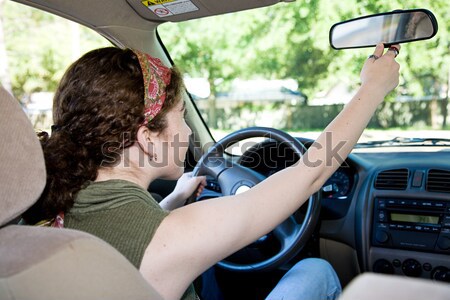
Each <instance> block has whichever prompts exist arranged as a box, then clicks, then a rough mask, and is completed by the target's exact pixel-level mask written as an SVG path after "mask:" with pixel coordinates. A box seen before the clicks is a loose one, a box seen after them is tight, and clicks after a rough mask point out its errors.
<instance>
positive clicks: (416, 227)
mask: <svg viewBox="0 0 450 300" xmlns="http://www.w3.org/2000/svg"><path fill="white" fill-rule="evenodd" d="M414 229H415V230H417V231H422V230H423V227H422V226H414Z"/></svg>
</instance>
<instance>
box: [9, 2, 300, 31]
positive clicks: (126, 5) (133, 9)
mask: <svg viewBox="0 0 450 300" xmlns="http://www.w3.org/2000/svg"><path fill="white" fill-rule="evenodd" d="M13 1H15V2H19V3H23V4H26V5H29V6H33V7H36V8H38V9H41V10H46V11H49V12H51V13H53V14H56V15H59V16H62V17H64V18H66V19H71V20H73V21H76V22H79V23H82V24H84V25H86V26H88V27H91V28H99V27H100V28H101V27H103V26H111V25H115V26H126V27H132V28H136V29H142V30H148V29H149V28H151V27H155V26H157V25H158V24H159V23H163V22H166V21H171V22H179V21H185V20H191V19H196V18H202V17H207V16H213V15H219V14H225V13H230V12H235V11H241V10H247V9H252V8H257V7H264V6H270V5H274V4H276V3H279V2H292V1H289V0H286V1H283V0H246V1H242V0H226V1H223V0H183V1H186V2H189V3H191V5H194V6H195V7H196V8H197V10H195V11H192V12H188V13H182V14H176V15H172V16H167V17H163V18H162V17H159V16H157V15H156V14H155V13H153V12H152V11H151V10H150V9H148V8H147V7H146V6H145V5H144V4H142V2H146V1H141V0H120V1H119V0H114V1H111V0H76V1H61V0H13ZM178 1H180V0H178ZM147 2H150V3H167V4H169V3H173V2H176V0H149V1H147Z"/></svg>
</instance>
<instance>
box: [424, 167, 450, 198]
mask: <svg viewBox="0 0 450 300" xmlns="http://www.w3.org/2000/svg"><path fill="white" fill-rule="evenodd" d="M426 189H427V191H429V192H440V193H450V171H445V170H438V169H431V170H429V171H428V178H427V185H426Z"/></svg>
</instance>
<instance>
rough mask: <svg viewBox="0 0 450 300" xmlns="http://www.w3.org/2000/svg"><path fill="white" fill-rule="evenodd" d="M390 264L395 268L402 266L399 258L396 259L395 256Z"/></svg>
mask: <svg viewBox="0 0 450 300" xmlns="http://www.w3.org/2000/svg"><path fill="white" fill-rule="evenodd" d="M392 264H393V265H394V267H396V268H400V267H401V266H402V262H401V261H400V260H399V259H397V258H396V259H394V260H393V261H392Z"/></svg>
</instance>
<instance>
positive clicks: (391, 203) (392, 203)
mask: <svg viewBox="0 0 450 300" xmlns="http://www.w3.org/2000/svg"><path fill="white" fill-rule="evenodd" d="M387 205H388V206H393V205H397V200H388V201H387Z"/></svg>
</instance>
